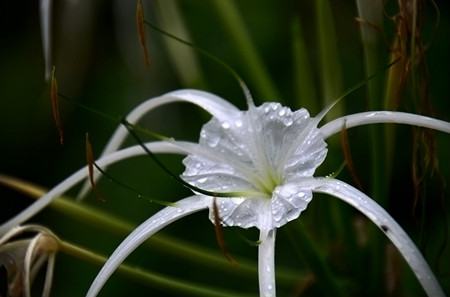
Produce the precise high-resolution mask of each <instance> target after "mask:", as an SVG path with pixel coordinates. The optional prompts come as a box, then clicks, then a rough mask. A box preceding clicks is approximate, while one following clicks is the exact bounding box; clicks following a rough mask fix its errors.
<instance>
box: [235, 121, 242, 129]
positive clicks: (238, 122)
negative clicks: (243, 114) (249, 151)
mask: <svg viewBox="0 0 450 297" xmlns="http://www.w3.org/2000/svg"><path fill="white" fill-rule="evenodd" d="M234 124H235V125H236V127H238V128H240V127H242V121H241V120H237V121H236V122H234Z"/></svg>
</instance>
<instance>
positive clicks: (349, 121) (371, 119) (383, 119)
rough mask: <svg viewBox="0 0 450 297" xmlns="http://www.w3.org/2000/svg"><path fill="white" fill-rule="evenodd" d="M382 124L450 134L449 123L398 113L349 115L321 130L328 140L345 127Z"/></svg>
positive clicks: (383, 112) (376, 112) (326, 125)
mask: <svg viewBox="0 0 450 297" xmlns="http://www.w3.org/2000/svg"><path fill="white" fill-rule="evenodd" d="M380 123H396V124H406V125H412V126H418V127H425V128H430V129H434V130H438V131H442V132H445V133H450V123H449V122H445V121H441V120H438V119H434V118H430V117H425V116H421V115H417V114H412V113H406V112H398V111H368V112H361V113H356V114H352V115H347V116H345V117H341V118H338V119H335V120H333V121H331V122H329V123H327V124H325V125H323V126H322V127H321V128H320V132H321V133H322V135H323V137H324V138H325V139H326V138H328V137H330V136H332V135H334V134H336V133H338V132H340V131H341V130H342V127H344V125H345V127H346V128H352V127H356V126H362V125H368V124H380Z"/></svg>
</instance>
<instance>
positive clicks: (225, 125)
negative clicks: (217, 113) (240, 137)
mask: <svg viewBox="0 0 450 297" xmlns="http://www.w3.org/2000/svg"><path fill="white" fill-rule="evenodd" d="M222 128H224V129H225V130H227V129H229V128H230V123H228V122H223V123H222Z"/></svg>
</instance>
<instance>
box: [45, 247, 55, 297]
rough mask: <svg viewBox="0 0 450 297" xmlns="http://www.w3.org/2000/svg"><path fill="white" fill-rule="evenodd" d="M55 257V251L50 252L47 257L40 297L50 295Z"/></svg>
mask: <svg viewBox="0 0 450 297" xmlns="http://www.w3.org/2000/svg"><path fill="white" fill-rule="evenodd" d="M55 258H56V253H52V254H51V255H50V256H49V257H48V262H47V270H46V272H45V281H44V288H43V289H42V297H48V296H50V291H51V289H52V283H53V273H54V271H55Z"/></svg>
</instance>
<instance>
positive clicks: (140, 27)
mask: <svg viewBox="0 0 450 297" xmlns="http://www.w3.org/2000/svg"><path fill="white" fill-rule="evenodd" d="M136 27H137V32H138V36H139V43H140V44H141V47H142V50H143V51H144V61H145V66H147V67H148V66H149V65H150V57H149V55H148V49H147V43H146V38H145V29H144V8H143V6H142V0H138V1H137V7H136Z"/></svg>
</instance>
